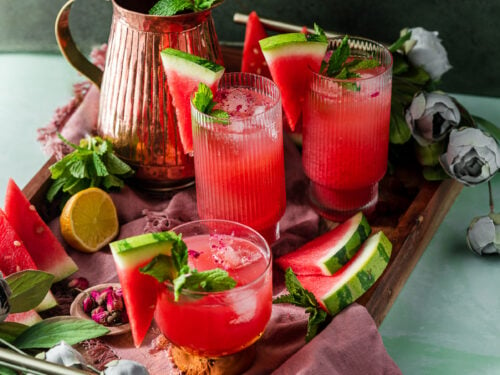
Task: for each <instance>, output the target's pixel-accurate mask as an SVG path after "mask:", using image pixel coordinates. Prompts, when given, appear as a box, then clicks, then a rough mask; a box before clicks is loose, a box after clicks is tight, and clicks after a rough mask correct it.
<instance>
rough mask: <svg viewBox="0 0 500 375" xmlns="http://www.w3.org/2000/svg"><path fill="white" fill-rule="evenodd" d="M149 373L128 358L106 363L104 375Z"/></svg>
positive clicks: (143, 374)
mask: <svg viewBox="0 0 500 375" xmlns="http://www.w3.org/2000/svg"><path fill="white" fill-rule="evenodd" d="M132 374H133V375H149V372H148V370H146V367H144V366H143V365H141V364H140V363H138V362H135V361H131V360H128V359H118V360H116V361H111V362H109V363H108V364H106V369H105V370H104V375H132Z"/></svg>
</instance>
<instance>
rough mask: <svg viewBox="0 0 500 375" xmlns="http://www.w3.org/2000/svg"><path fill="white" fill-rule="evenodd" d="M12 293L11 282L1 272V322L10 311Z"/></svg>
mask: <svg viewBox="0 0 500 375" xmlns="http://www.w3.org/2000/svg"><path fill="white" fill-rule="evenodd" d="M11 294H12V291H11V290H10V286H9V284H7V281H5V279H4V278H3V275H2V273H1V272H0V322H3V321H4V320H5V318H7V316H8V315H9V312H10V303H9V297H10V295H11Z"/></svg>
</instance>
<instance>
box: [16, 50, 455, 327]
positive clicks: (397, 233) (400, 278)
mask: <svg viewBox="0 0 500 375" xmlns="http://www.w3.org/2000/svg"><path fill="white" fill-rule="evenodd" d="M222 52H223V56H224V61H225V65H226V70H227V71H238V70H240V62H241V50H240V49H236V48H230V47H222ZM54 162H55V159H54V158H51V159H50V160H48V161H47V162H46V163H45V164H44V165H43V166H42V167H41V169H40V170H39V171H38V173H37V174H36V175H35V176H34V177H33V178H32V179H31V180H30V181H29V182H28V184H27V185H26V186H25V187H24V189H23V192H24V194H25V195H26V196H27V197H28V199H29V200H30V201H31V203H32V204H33V205H35V207H37V209H38V211H39V212H40V214H41V215H42V217H44V219H46V220H47V221H48V220H50V219H51V218H53V217H55V215H56V214H57V211H56V209H55V208H54V207H49V206H47V204H46V199H45V193H46V191H47V189H48V186H49V185H50V173H49V170H48V167H49V166H50V165H51V164H53V163H54ZM461 189H462V185H461V184H460V183H458V182H456V181H454V180H445V181H442V182H429V181H425V180H424V179H423V178H422V177H421V173H420V167H419V166H418V165H416V164H415V165H404V166H400V167H399V168H398V167H396V168H395V171H394V173H393V174H390V175H389V174H388V175H387V176H386V177H384V179H383V180H382V182H381V184H380V201H379V204H378V206H377V210H376V213H375V214H374V215H373V216H372V217H370V218H369V221H370V224H371V225H372V227H373V229H374V230H383V231H384V233H385V234H386V235H387V236H388V238H389V239H390V240H391V242H392V243H393V251H392V256H391V260H390V263H389V265H388V267H387V269H386V270H385V272H384V273H383V275H382V276H381V277H380V279H379V280H378V281H377V283H376V284H375V285H374V286H373V287H372V288H371V289H370V290H369V291H368V292H367V293H365V295H363V296H362V298H361V299H360V300H358V302H359V303H361V304H363V305H365V306H366V308H367V309H368V311H369V312H370V314H371V315H372V317H373V319H374V320H375V322H376V324H377V325H378V326H379V325H380V324H381V323H382V321H383V320H384V318H385V316H386V315H387V313H388V311H389V310H390V308H391V306H392V304H393V303H394V301H395V300H396V298H397V296H398V294H399V292H400V291H401V290H402V288H403V286H404V284H405V282H406V280H407V279H408V277H409V276H410V274H411V272H412V271H413V268H414V267H415V265H416V264H417V262H418V260H419V258H420V257H421V256H422V254H423V252H424V251H425V249H426V247H427V245H428V243H429V241H430V240H431V238H432V236H433V235H434V233H435V232H436V230H437V228H438V227H439V225H440V223H441V222H442V220H443V218H444V216H445V215H446V213H447V212H448V210H449V208H450V207H451V205H452V204H453V202H454V201H455V198H456V197H457V196H458V194H459V193H460V191H461ZM331 225H332V223H329V222H327V221H324V220H322V221H321V223H320V226H321V227H320V231H325V230H328V229H329V228H330V227H331Z"/></svg>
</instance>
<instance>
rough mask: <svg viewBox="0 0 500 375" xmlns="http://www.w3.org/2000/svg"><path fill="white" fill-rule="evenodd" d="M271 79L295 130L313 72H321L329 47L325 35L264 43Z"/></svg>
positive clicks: (283, 37) (278, 37)
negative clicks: (279, 93)
mask: <svg viewBox="0 0 500 375" xmlns="http://www.w3.org/2000/svg"><path fill="white" fill-rule="evenodd" d="M259 43H260V46H261V48H262V52H263V54H264V57H265V59H266V62H267V65H268V66H269V70H270V71H271V76H272V77H273V80H274V82H275V83H276V84H277V85H278V87H279V89H280V92H281V102H282V105H283V111H284V112H285V115H286V118H287V121H288V126H289V127H290V130H291V131H294V130H295V126H296V125H297V123H298V121H299V118H300V115H301V113H302V106H303V104H304V101H305V96H306V93H307V89H308V86H309V82H310V79H311V70H312V71H315V72H319V70H320V67H321V62H322V61H323V58H324V57H325V53H326V49H327V46H328V42H327V39H326V37H325V36H324V35H321V36H320V35H317V34H304V33H289V34H279V35H274V36H271V37H268V38H266V39H262V40H261V41H260V42H259Z"/></svg>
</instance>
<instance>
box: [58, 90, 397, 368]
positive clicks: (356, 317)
mask: <svg viewBox="0 0 500 375" xmlns="http://www.w3.org/2000/svg"><path fill="white" fill-rule="evenodd" d="M98 98H99V96H98V91H97V90H96V89H95V88H91V89H90V90H89V92H88V94H87V95H85V97H84V99H83V101H82V103H81V105H80V106H79V108H78V109H77V110H76V111H75V112H74V114H73V115H72V116H71V117H70V119H69V120H68V121H67V122H66V125H65V127H64V133H65V137H67V138H68V139H69V140H71V141H72V142H78V140H79V138H81V136H82V135H83V134H86V133H87V132H91V131H92V130H93V129H94V128H95V121H96V118H97V109H98V105H99V103H98ZM285 138H286V137H285ZM285 169H286V185H287V207H286V211H285V214H284V216H283V218H282V220H281V221H280V227H281V238H280V239H279V240H278V241H277V242H276V243H275V244H273V246H272V250H273V255H274V256H275V257H278V256H280V255H282V254H285V253H287V252H289V251H293V250H294V249H296V248H297V247H299V246H301V245H302V244H304V243H306V242H308V241H310V240H311V239H313V238H314V237H316V236H317V234H318V222H319V218H318V215H317V214H316V213H315V212H314V211H313V210H312V209H311V208H310V207H309V206H308V204H307V201H306V199H305V194H304V191H305V189H306V185H307V181H306V177H305V175H304V173H303V170H302V165H301V157H300V153H299V151H298V150H297V148H296V147H295V145H294V144H293V143H292V142H291V141H290V140H288V139H286V141H285ZM112 198H113V201H114V203H115V205H116V207H117V210H118V216H119V220H120V224H121V228H120V234H119V238H126V237H129V236H132V235H136V234H140V233H144V232H153V231H162V230H168V229H171V228H173V227H174V226H176V225H177V224H179V223H183V222H187V221H191V220H194V219H197V218H198V214H197V210H196V193H195V187H191V188H189V189H185V190H182V191H180V192H177V193H176V194H173V195H171V196H170V197H166V198H165V199H161V200H159V199H154V198H151V197H149V196H147V194H144V193H141V192H138V191H135V190H133V189H131V188H129V187H125V188H124V189H123V190H122V191H121V192H119V193H113V194H112ZM50 226H51V228H52V230H53V231H54V233H55V234H56V235H58V236H60V230H59V220H58V219H55V220H53V221H52V222H51V223H50ZM59 239H60V240H61V242H62V243H64V241H63V240H62V238H59ZM66 249H67V251H68V253H69V254H70V255H71V256H72V257H73V259H74V260H75V262H77V264H78V265H79V267H80V269H79V271H78V273H77V275H76V276H84V277H86V278H87V279H89V280H90V282H91V284H98V283H103V282H116V281H118V279H117V275H116V271H115V266H114V263H113V259H112V255H111V254H110V251H109V249H104V250H101V251H99V252H97V253H94V254H91V255H89V254H84V253H81V252H78V251H75V250H73V249H71V248H70V247H69V246H67V245H66ZM273 271H274V276H273V279H274V294H275V295H277V294H279V293H281V292H282V291H283V290H284V281H283V273H282V272H281V271H280V270H278V269H276V268H275V269H274V270H273ZM306 324H307V315H306V314H305V312H304V310H303V309H301V308H297V307H294V306H291V305H273V311H272V316H271V320H270V322H269V325H268V327H267V329H266V332H265V333H264V335H263V337H262V339H261V340H260V341H259V342H258V343H257V345H256V349H257V357H256V361H255V362H254V364H253V366H252V367H251V368H250V369H249V370H248V371H247V372H246V374H270V373H273V374H280V375H281V374H329V375H334V374H343V375H348V374H401V372H400V370H399V368H398V367H397V366H396V364H395V363H394V361H393V360H392V359H391V358H390V356H389V355H388V353H387V351H386V350H385V347H384V345H383V342H382V340H381V337H380V335H379V333H378V331H377V327H376V325H375V323H374V321H373V319H372V318H371V316H370V315H369V313H368V312H367V310H366V309H365V308H364V307H363V306H361V305H358V304H353V305H351V306H350V307H348V308H346V309H345V310H344V311H342V312H341V313H339V314H338V315H337V316H336V317H335V318H334V319H333V321H332V322H331V323H330V324H329V325H328V326H327V327H326V328H325V329H324V330H323V331H322V332H321V333H320V334H319V335H318V336H317V337H315V338H314V339H313V340H312V341H311V342H310V343H308V344H307V345H305V339H304V338H305V333H306ZM158 335H159V331H158V329H157V327H156V326H155V325H154V324H153V327H152V329H151V330H150V332H149V333H148V335H147V337H146V339H145V341H144V343H143V345H142V346H141V348H139V349H136V348H134V346H133V343H132V339H131V337H130V336H127V338H124V337H109V338H106V339H105V341H106V342H107V343H108V344H110V345H111V347H112V349H113V350H114V352H115V353H116V354H117V355H118V356H119V357H122V358H127V359H133V360H137V361H139V362H141V363H143V364H144V365H146V366H147V367H148V369H149V371H150V373H151V374H168V373H174V374H175V373H176V371H177V370H176V368H175V366H174V365H173V364H172V362H171V361H170V359H169V356H168V351H166V350H159V351H158V350H152V345H153V343H154V340H155V338H156V337H158ZM158 364H161V365H158Z"/></svg>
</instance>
